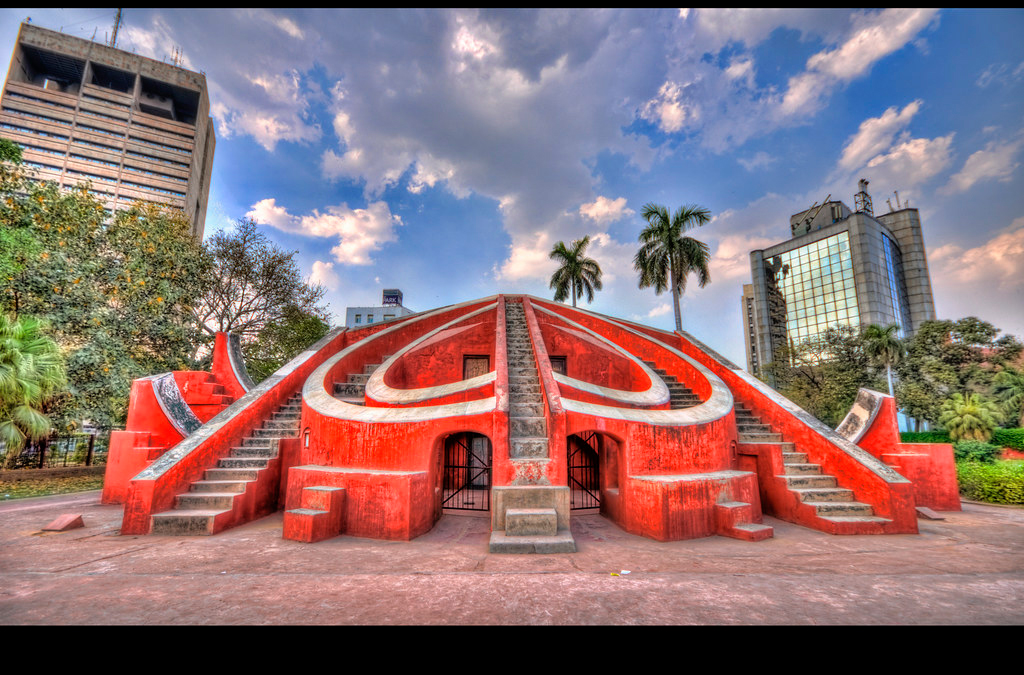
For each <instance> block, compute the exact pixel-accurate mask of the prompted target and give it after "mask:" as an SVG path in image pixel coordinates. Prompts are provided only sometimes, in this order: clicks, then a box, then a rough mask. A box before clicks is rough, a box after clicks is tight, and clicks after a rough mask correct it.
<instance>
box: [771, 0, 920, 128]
mask: <svg viewBox="0 0 1024 675" xmlns="http://www.w3.org/2000/svg"><path fill="white" fill-rule="evenodd" d="M935 16H936V10H931V9H915V10H905V9H886V10H884V11H881V12H877V13H866V14H860V15H855V17H854V20H853V24H854V25H853V30H852V31H851V33H850V34H849V35H848V36H847V37H846V39H845V40H844V41H843V43H842V44H841V45H839V46H838V47H836V48H835V49H825V50H822V51H820V52H818V53H817V54H814V55H813V56H811V57H810V58H809V59H808V60H807V65H806V70H805V71H804V72H803V73H800V74H799V75H796V76H794V77H792V78H790V81H789V86H788V89H787V91H786V93H785V95H784V96H783V99H782V102H781V104H780V106H779V111H780V113H781V114H782V115H783V116H784V117H789V116H804V115H808V114H811V113H813V112H816V111H817V110H818V108H819V107H820V106H821V104H822V102H823V101H824V99H825V98H826V97H827V96H828V95H829V94H830V93H831V91H832V89H833V88H835V87H836V86H838V85H841V84H844V83H846V82H849V81H851V80H853V79H855V78H858V77H861V76H862V75H864V74H866V73H867V72H868V71H869V70H870V69H871V67H872V66H873V65H874V64H875V63H876V62H877V61H879V60H880V59H882V58H884V57H886V56H888V55H889V54H892V53H893V52H896V51H898V50H900V49H902V48H903V47H904V46H905V45H906V44H907V43H908V42H911V41H912V40H913V39H914V37H915V36H916V35H917V34H918V33H919V32H920V31H921V30H923V29H924V28H925V27H927V26H928V24H929V23H931V21H932V20H933V19H934V18H935Z"/></svg>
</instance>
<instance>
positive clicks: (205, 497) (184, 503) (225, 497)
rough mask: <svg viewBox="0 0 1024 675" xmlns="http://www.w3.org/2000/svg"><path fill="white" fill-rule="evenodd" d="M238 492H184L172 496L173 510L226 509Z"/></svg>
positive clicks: (229, 507) (229, 506)
mask: <svg viewBox="0 0 1024 675" xmlns="http://www.w3.org/2000/svg"><path fill="white" fill-rule="evenodd" d="M239 494H240V493H238V492H186V493H185V494H182V495H178V496H177V497H175V498H174V510H175V511H188V510H192V509H200V510H203V509H205V510H208V511H213V510H220V511H228V510H230V509H231V507H232V506H234V504H235V497H237V496H238V495H239Z"/></svg>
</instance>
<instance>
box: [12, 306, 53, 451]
mask: <svg viewBox="0 0 1024 675" xmlns="http://www.w3.org/2000/svg"><path fill="white" fill-rule="evenodd" d="M65 384H66V377H65V372H64V363H63V360H62V359H61V355H60V349H59V348H58V347H57V344H56V343H55V342H54V341H53V340H52V339H50V338H49V337H47V336H46V335H44V334H43V328H42V325H41V323H40V322H39V321H38V320H36V319H33V318H31V317H27V316H22V317H21V318H20V319H12V318H10V317H9V316H7V315H6V314H0V441H3V442H4V443H5V444H6V446H7V454H6V457H5V461H4V466H5V467H10V466H12V465H13V463H14V460H15V458H16V457H17V455H18V453H19V452H20V451H21V449H22V448H23V447H24V446H25V443H26V442H27V441H36V440H40V439H42V438H45V437H47V436H48V435H49V433H50V429H51V426H52V425H51V423H50V420H49V418H48V417H47V416H46V414H45V411H44V406H45V404H46V403H47V401H48V400H49V399H51V398H52V397H53V396H54V395H55V394H57V393H58V392H59V391H60V390H61V389H62V388H63V387H64V386H65Z"/></svg>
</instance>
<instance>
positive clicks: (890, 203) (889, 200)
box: [885, 197, 892, 213]
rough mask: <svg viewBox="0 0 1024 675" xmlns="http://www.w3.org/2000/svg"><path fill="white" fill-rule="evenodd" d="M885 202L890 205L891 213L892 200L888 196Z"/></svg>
mask: <svg viewBox="0 0 1024 675" xmlns="http://www.w3.org/2000/svg"><path fill="white" fill-rule="evenodd" d="M885 203H886V204H888V205H889V213H892V200H891V199H889V198H888V197H886V198H885Z"/></svg>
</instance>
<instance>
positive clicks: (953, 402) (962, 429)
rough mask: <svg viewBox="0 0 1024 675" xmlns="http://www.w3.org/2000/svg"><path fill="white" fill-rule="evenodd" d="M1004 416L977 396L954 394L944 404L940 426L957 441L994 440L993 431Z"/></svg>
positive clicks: (989, 403)
mask: <svg viewBox="0 0 1024 675" xmlns="http://www.w3.org/2000/svg"><path fill="white" fill-rule="evenodd" d="M1001 419H1002V415H1001V414H1000V413H999V411H998V410H997V409H996V406H995V404H994V403H992V402H991V401H987V400H985V399H983V398H981V397H980V396H978V395H977V394H968V395H967V396H964V395H962V394H953V396H952V397H950V398H949V399H948V400H947V401H946V402H944V403H943V404H942V414H941V415H940V416H939V424H941V425H942V427H943V428H944V429H945V430H946V431H948V432H949V438H950V440H952V441H953V442H954V443H955V442H957V441H983V442H986V443H987V442H988V441H989V439H990V438H992V430H993V429H995V427H996V425H998V424H999V421H1000V420H1001Z"/></svg>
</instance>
